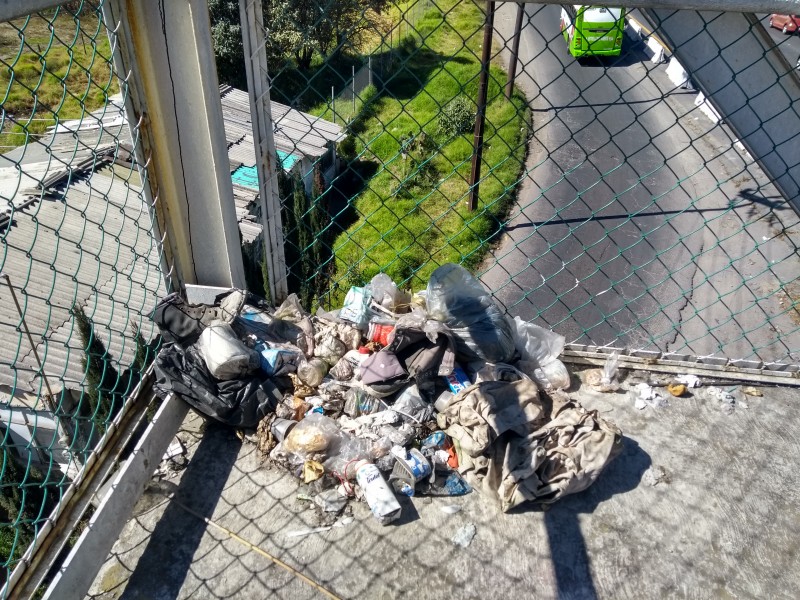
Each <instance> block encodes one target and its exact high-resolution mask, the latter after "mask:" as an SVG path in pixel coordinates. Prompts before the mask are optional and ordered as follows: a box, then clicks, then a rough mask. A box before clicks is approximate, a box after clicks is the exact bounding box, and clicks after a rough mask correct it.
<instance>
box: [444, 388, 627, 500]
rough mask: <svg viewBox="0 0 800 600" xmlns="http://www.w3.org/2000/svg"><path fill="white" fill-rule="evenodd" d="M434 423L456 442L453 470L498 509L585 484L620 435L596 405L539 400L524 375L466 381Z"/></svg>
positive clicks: (611, 452)
mask: <svg viewBox="0 0 800 600" xmlns="http://www.w3.org/2000/svg"><path fill="white" fill-rule="evenodd" d="M438 422H439V426H440V427H442V429H444V431H445V433H447V435H449V436H451V437H452V438H453V439H454V440H455V441H456V444H457V447H458V449H459V453H458V454H459V471H460V472H461V474H462V475H463V476H464V477H465V478H466V479H467V481H469V483H470V484H472V485H473V486H474V487H476V488H478V489H482V490H484V491H486V492H488V495H489V496H491V497H495V498H497V499H498V500H499V502H500V505H501V508H502V510H503V511H504V512H505V511H508V510H510V509H512V508H514V507H516V506H518V505H520V504H522V503H523V502H525V501H535V502H539V503H552V502H555V501H556V500H558V499H559V498H561V497H563V496H566V495H568V494H574V493H576V492H580V491H582V490H584V489H586V488H587V487H589V486H590V485H591V484H592V483H593V482H594V481H595V480H596V479H597V477H598V476H599V475H600V473H601V472H602V470H603V468H604V467H605V466H606V465H607V464H608V463H609V462H610V461H611V460H612V459H613V458H614V457H615V456H616V455H617V454H618V453H619V452H620V451H621V449H622V444H621V439H622V433H621V432H620V430H619V429H618V428H617V427H616V426H615V425H613V424H611V423H609V422H608V421H606V420H605V419H602V418H601V417H599V416H598V414H597V411H587V410H586V409H584V408H582V407H581V406H580V405H578V404H576V403H574V402H572V401H570V400H561V401H559V400H557V399H555V400H553V402H552V405H550V404H549V403H548V404H547V405H546V404H545V403H544V402H543V401H542V399H541V397H540V396H539V392H538V388H537V387H536V384H535V383H533V382H532V381H530V380H528V379H523V380H520V381H516V382H505V381H486V382H482V383H478V384H476V385H473V386H470V387H468V388H466V389H465V390H462V391H461V392H459V394H457V395H456V396H455V397H454V398H453V399H452V401H451V402H450V404H449V405H448V406H447V408H446V409H445V411H444V412H442V413H440V414H439V417H438Z"/></svg>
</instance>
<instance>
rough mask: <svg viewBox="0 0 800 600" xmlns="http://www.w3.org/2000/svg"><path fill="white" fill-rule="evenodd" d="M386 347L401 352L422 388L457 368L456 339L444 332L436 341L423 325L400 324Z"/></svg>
mask: <svg viewBox="0 0 800 600" xmlns="http://www.w3.org/2000/svg"><path fill="white" fill-rule="evenodd" d="M384 351H388V352H393V353H394V354H395V355H396V356H397V358H398V360H399V361H400V363H401V364H402V365H404V366H405V368H406V370H407V371H408V374H409V376H410V377H411V378H412V379H414V380H415V381H416V383H417V386H419V387H420V388H427V387H429V386H430V385H431V384H432V382H433V381H435V380H436V379H438V378H439V377H440V376H446V375H449V374H450V373H452V372H453V360H454V342H453V338H452V337H451V336H449V335H446V334H444V333H439V335H438V336H437V338H436V342H432V341H430V339H428V336H427V334H426V333H425V332H424V331H422V330H421V329H414V328H410V327H408V328H407V327H398V328H396V329H395V331H394V339H393V340H392V343H391V344H389V345H388V346H387V347H386V348H385V349H384Z"/></svg>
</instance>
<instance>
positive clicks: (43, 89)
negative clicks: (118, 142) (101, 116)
mask: <svg viewBox="0 0 800 600" xmlns="http://www.w3.org/2000/svg"><path fill="white" fill-rule="evenodd" d="M84 5H85V8H83V9H81V10H80V11H78V12H76V13H72V12H70V11H69V10H66V9H63V8H61V9H58V10H52V11H48V12H46V13H42V16H39V15H32V16H31V17H29V18H27V19H16V20H14V21H9V22H7V23H2V24H0V107H2V118H1V119H2V121H1V122H0V146H1V147H0V152H7V151H8V150H10V149H11V148H15V147H17V146H22V145H24V144H26V143H28V141H29V139H30V138H31V136H38V135H40V134H42V133H44V132H45V131H46V130H47V128H48V127H51V126H53V125H55V124H57V123H58V122H59V121H64V120H70V119H80V118H83V117H84V116H85V115H86V114H87V113H89V112H92V111H94V110H97V109H98V108H102V107H103V106H105V105H106V103H107V102H108V97H109V96H113V95H114V94H116V93H117V92H118V91H119V85H118V83H117V81H116V77H115V76H114V73H113V68H112V62H111V45H110V43H109V41H108V36H107V33H106V28H105V27H104V26H103V24H102V22H101V20H100V18H99V16H98V13H97V10H98V9H96V8H92V7H91V6H90V5H89V3H84Z"/></svg>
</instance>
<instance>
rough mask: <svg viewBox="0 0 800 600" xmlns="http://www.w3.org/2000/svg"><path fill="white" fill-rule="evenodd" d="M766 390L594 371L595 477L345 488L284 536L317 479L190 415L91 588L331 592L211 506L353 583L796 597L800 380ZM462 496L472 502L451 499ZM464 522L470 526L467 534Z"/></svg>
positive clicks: (496, 594)
mask: <svg viewBox="0 0 800 600" xmlns="http://www.w3.org/2000/svg"><path fill="white" fill-rule="evenodd" d="M760 389H761V390H762V391H763V393H764V396H763V397H750V396H748V397H744V396H742V395H741V392H740V388H737V392H736V393H737V394H739V396H738V397H737V404H736V408H735V410H734V411H733V412H732V413H730V414H727V413H726V412H724V411H723V410H722V405H721V403H720V402H719V401H718V400H715V399H712V398H711V397H710V396H709V395H708V394H707V392H706V391H705V390H703V389H700V390H696V393H695V394H694V395H693V396H692V397H689V398H682V399H671V400H670V405H669V406H668V407H667V408H663V409H660V410H656V409H652V408H650V407H648V408H647V409H645V410H643V411H639V410H637V409H635V408H634V406H633V396H632V394H629V393H626V392H621V393H614V394H607V395H603V394H599V393H594V392H591V391H587V389H586V387H585V386H584V387H583V389H580V390H579V391H577V392H573V393H572V394H571V395H572V396H573V397H575V398H578V399H580V401H581V402H582V403H583V404H584V406H586V407H587V408H596V409H598V410H600V411H601V413H602V414H603V416H604V417H605V418H607V419H610V420H611V421H613V422H615V423H617V424H618V425H619V426H620V427H621V428H622V430H623V432H624V434H625V442H624V451H623V452H622V454H621V455H620V456H619V457H618V458H617V459H616V460H615V461H614V462H613V463H611V464H610V465H609V467H608V468H607V470H606V471H605V472H604V473H603V475H602V476H601V477H600V479H599V480H598V481H597V482H596V483H595V485H594V486H592V487H591V488H590V489H588V490H586V491H585V492H584V493H581V494H578V495H575V496H571V497H567V498H565V499H563V500H562V501H560V502H558V503H557V504H556V505H554V506H553V507H551V508H550V509H549V510H547V511H542V510H540V509H533V508H529V509H527V510H522V511H518V512H516V513H514V514H502V513H501V512H500V511H499V510H498V509H497V508H496V507H495V506H494V505H493V503H492V502H491V501H490V500H489V499H488V498H486V497H481V496H479V495H477V494H474V493H473V494H471V495H469V496H466V497H463V498H457V499H449V498H445V499H443V498H434V499H432V500H425V499H423V498H414V499H412V500H407V501H405V502H404V503H403V517H402V519H401V520H400V521H399V522H398V523H395V524H392V525H390V526H387V527H382V526H381V525H379V524H378V523H377V522H376V521H375V520H374V519H373V518H372V516H371V515H370V513H369V511H368V508H367V506H366V505H365V504H359V503H356V502H351V508H349V509H347V510H352V515H353V517H354V518H355V521H354V522H353V523H352V524H350V525H347V526H345V527H341V528H338V527H337V528H333V529H331V530H329V531H327V532H324V533H316V534H311V535H307V536H305V537H289V536H287V533H289V532H291V531H294V530H299V529H305V528H311V527H316V526H318V525H319V524H320V520H319V517H318V516H317V513H316V512H315V510H314V509H313V508H311V507H310V506H309V505H310V503H309V502H307V501H303V500H299V499H298V498H297V494H298V493H299V492H303V491H306V490H305V486H303V485H300V484H298V483H297V480H295V479H294V478H292V477H291V476H289V475H287V474H285V473H284V472H283V471H281V470H278V469H269V468H265V467H264V466H262V465H260V464H259V462H258V459H257V451H256V448H255V446H254V445H252V444H248V443H246V442H244V443H243V442H242V441H240V439H238V438H237V436H236V433H235V432H234V431H233V430H231V429H227V428H224V427H221V426H218V425H215V424H210V423H209V424H206V423H205V422H203V421H202V420H201V419H200V418H198V417H197V416H194V415H191V416H190V417H189V418H188V419H187V420H186V422H185V423H184V426H183V429H182V431H181V433H180V436H181V437H182V439H183V441H184V442H185V444H186V446H187V448H188V449H189V454H190V460H189V463H188V467H187V468H186V469H185V470H184V471H182V472H180V473H179V474H178V475H177V476H176V477H175V478H174V479H167V480H161V481H156V480H154V481H153V484H152V485H151V487H150V489H149V490H148V492H147V493H146V494H145V496H144V497H143V498H142V499H141V501H140V502H139V503H138V505H137V509H136V513H135V515H134V516H133V518H131V519H130V521H129V522H128V523H127V525H126V526H125V528H124V530H123V533H122V535H121V536H120V539H119V540H118V542H117V543H116V545H115V547H114V549H113V551H112V552H111V554H110V556H109V557H108V559H107V561H106V563H105V565H104V566H103V568H102V570H101V572H100V574H99V576H98V577H97V579H96V581H95V583H94V585H93V587H92V590H91V592H90V597H92V598H98V599H111V598H127V599H136V598H148V599H160V598H170V599H172V598H242V597H268V596H269V597H278V598H292V599H296V598H319V597H325V596H324V594H323V593H322V592H321V591H319V590H318V589H315V588H314V587H312V586H311V585H309V584H308V583H306V582H304V581H302V580H301V579H300V578H298V577H297V576H295V575H294V574H292V573H290V572H288V571H287V570H285V569H283V568H281V567H278V566H276V565H275V564H274V563H273V562H272V561H270V560H269V559H268V558H266V557H265V556H264V555H263V554H261V553H259V552H258V551H256V550H254V549H253V548H252V547H250V546H248V545H246V544H245V543H242V541H240V540H237V539H235V538H233V537H231V535H229V534H228V533H226V532H223V531H221V530H219V529H217V528H215V527H213V526H210V525H207V523H206V522H205V521H204V520H202V519H201V518H199V516H202V517H206V518H208V519H211V520H212V521H213V522H214V523H216V524H218V525H219V526H221V527H223V528H225V529H227V530H229V531H231V532H233V533H235V534H236V535H237V536H240V538H242V539H244V540H246V541H248V542H250V543H251V544H253V545H255V546H257V547H258V548H259V549H261V550H262V551H264V552H267V553H269V554H271V555H273V556H275V557H276V558H278V559H280V560H281V561H284V562H285V563H286V564H288V565H289V566H291V567H293V568H294V569H296V570H297V571H299V572H300V573H302V574H303V575H305V576H306V577H308V578H310V579H311V580H313V581H315V582H317V583H318V584H319V585H321V586H324V587H325V588H327V589H328V590H330V591H331V592H332V593H333V594H335V595H336V596H339V597H342V598H370V599H373V598H376V599H384V598H386V599H388V598H399V597H406V596H408V597H411V596H413V597H414V598H447V599H453V598H476V597H480V598H506V597H535V598H581V599H583V598H637V599H639V598H663V597H691V598H709V597H714V598H729V597H731V598H751V597H770V598H797V597H800V564H799V562H798V544H799V543H800V542H799V540H800V508H799V507H798V506H799V503H798V496H799V494H798V491H797V490H798V485H800V471H799V470H798V468H797V464H798V461H797V456H798V452H800V442H799V441H798V440H800V420H798V419H796V418H794V415H795V412H796V411H795V407H796V405H797V400H798V398H797V396H798V392H797V390H795V389H789V388H768V387H762V388H760ZM745 405H746V406H747V408H745V407H744V406H745ZM169 494H174V496H173V498H172V499H169V498H168V495H169ZM451 504H458V505H460V506H461V507H462V509H461V511H460V512H458V513H456V514H453V515H448V514H445V513H444V512H443V511H442V510H441V507H442V506H443V505H451ZM198 515H199V516H198ZM469 523H473V524H474V525H475V527H476V530H477V534H476V536H475V538H474V539H473V541H472V543H471V544H470V545H469V546H468V547H467V548H464V549H462V548H459V547H456V546H455V545H454V544H453V543H452V542H451V538H452V537H453V535H454V534H455V533H456V532H457V531H458V530H459V529H460V528H462V527H464V526H465V525H467V524H469Z"/></svg>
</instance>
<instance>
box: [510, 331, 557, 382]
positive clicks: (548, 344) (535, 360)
mask: <svg viewBox="0 0 800 600" xmlns="http://www.w3.org/2000/svg"><path fill="white" fill-rule="evenodd" d="M508 322H509V324H510V325H511V327H512V331H513V332H514V345H515V346H516V348H517V352H519V354H520V357H521V360H520V365H519V366H520V368H521V369H522V370H523V371H524V370H525V369H524V368H522V366H523V363H530V364H531V365H532V366H533V373H529V374H530V375H532V376H533V378H534V379H535V380H536V381H537V383H539V384H540V385H542V386H543V387H544V388H545V389H547V388H551V387H552V388H555V389H557V390H563V389H567V388H568V387H569V386H570V377H569V371H567V367H566V366H565V365H564V363H562V362H561V361H560V360H558V357H559V356H560V355H561V353H562V352H563V351H564V345H565V343H566V340H565V339H564V336H563V335H561V334H558V333H556V332H555V331H550V330H549V329H545V328H544V327H539V326H538V325H534V324H533V323H528V322H526V321H523V320H522V319H521V318H519V317H514V319H513V320H512V319H511V318H510V317H509V318H508Z"/></svg>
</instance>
